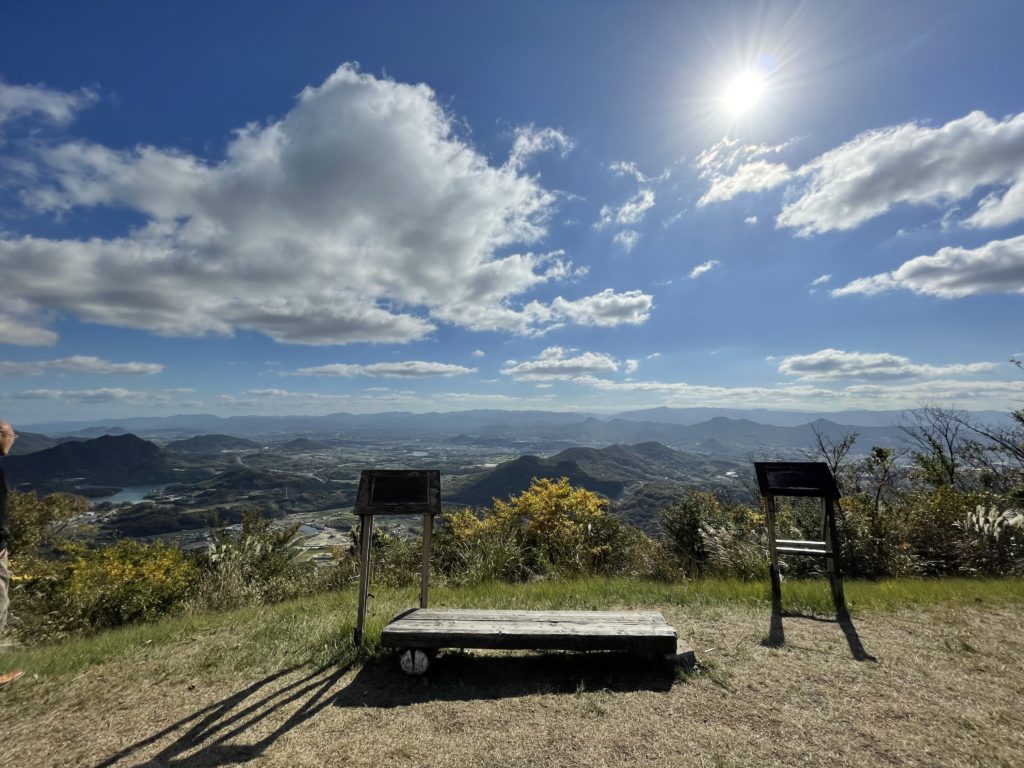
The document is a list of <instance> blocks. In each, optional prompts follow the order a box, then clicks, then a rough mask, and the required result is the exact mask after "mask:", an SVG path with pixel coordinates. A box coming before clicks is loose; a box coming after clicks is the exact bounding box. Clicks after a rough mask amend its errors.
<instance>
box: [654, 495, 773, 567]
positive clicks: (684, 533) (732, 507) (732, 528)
mask: <svg viewBox="0 0 1024 768" xmlns="http://www.w3.org/2000/svg"><path fill="white" fill-rule="evenodd" d="M659 518H660V520H661V525H662V528H663V529H664V531H665V535H666V546H667V547H668V549H669V551H670V552H671V553H672V555H673V556H674V557H675V559H676V561H677V563H678V567H679V569H680V570H681V571H682V572H683V573H684V574H685V575H687V576H707V575H721V576H738V577H740V578H744V579H758V578H763V577H764V576H765V574H766V573H767V567H768V566H767V564H768V558H767V550H768V542H767V534H766V531H765V527H764V517H763V515H761V514H760V513H759V512H755V511H754V510H752V509H750V508H749V507H746V506H743V505H738V504H731V503H728V502H724V503H723V501H722V500H721V499H719V498H718V497H717V496H716V495H715V494H713V493H711V492H710V491H703V490H699V489H697V488H690V489H688V490H687V492H686V495H685V496H683V497H682V498H680V499H679V500H677V501H675V502H674V503H672V504H671V505H669V506H668V507H665V508H664V509H662V510H660V511H659ZM792 519H793V513H792V508H791V507H780V514H779V516H778V520H777V522H778V523H780V525H787V524H790V523H791V521H792ZM780 530H781V527H780Z"/></svg>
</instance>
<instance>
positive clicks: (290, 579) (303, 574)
mask: <svg viewBox="0 0 1024 768" xmlns="http://www.w3.org/2000/svg"><path fill="white" fill-rule="evenodd" d="M297 529H298V526H289V527H288V528H282V529H278V530H272V529H271V528H270V521H269V520H267V519H265V518H263V517H261V516H260V513H259V512H258V511H254V510H248V511H246V512H245V513H244V514H243V516H242V527H241V530H239V531H237V532H235V531H231V530H229V529H226V528H221V529H219V530H217V531H215V532H214V542H213V545H212V546H211V547H210V549H209V551H208V552H207V553H206V554H205V555H204V556H203V557H202V558H201V559H200V566H201V573H200V574H199V578H198V584H197V588H196V592H195V596H194V597H195V604H196V607H199V608H215V609H225V608H235V607H238V606H242V605H256V604H259V603H274V602H278V601H280V600H287V599H289V598H291V597H297V596H299V595H302V594H307V593H309V592H310V591H312V590H313V584H314V582H315V573H314V569H315V566H314V565H313V564H312V563H300V562H299V561H298V560H296V555H298V551H297V550H296V549H295V548H294V547H292V546H291V542H292V540H293V539H294V538H295V532H296V530H297Z"/></svg>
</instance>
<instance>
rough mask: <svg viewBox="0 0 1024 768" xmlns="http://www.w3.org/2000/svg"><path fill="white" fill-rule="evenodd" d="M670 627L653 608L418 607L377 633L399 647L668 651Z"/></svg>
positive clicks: (672, 646)
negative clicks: (610, 610)
mask: <svg viewBox="0 0 1024 768" xmlns="http://www.w3.org/2000/svg"><path fill="white" fill-rule="evenodd" d="M676 640H677V637H676V631H675V630H674V629H673V628H672V627H671V626H670V625H669V624H668V622H666V621H665V618H664V617H663V616H662V615H661V614H660V613H658V612H657V611H635V612H609V611H492V610H482V609H456V608H447V609H437V608H429V609H420V610H413V611H409V612H407V613H405V614H401V615H399V616H398V617H396V619H395V620H394V621H392V623H391V624H389V625H388V626H386V627H385V628H384V631H383V632H382V633H381V643H382V644H383V645H384V646H387V647H399V648H506V649H523V648H538V649H565V650H631V651H642V652H652V653H673V652H674V651H675V647H676V646H675V644H676Z"/></svg>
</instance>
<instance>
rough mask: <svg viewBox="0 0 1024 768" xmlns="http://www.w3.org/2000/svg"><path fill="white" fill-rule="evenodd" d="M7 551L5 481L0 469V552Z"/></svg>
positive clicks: (2, 471)
mask: <svg viewBox="0 0 1024 768" xmlns="http://www.w3.org/2000/svg"><path fill="white" fill-rule="evenodd" d="M5 549H7V480H6V478H5V477H4V470H3V468H2V467H0V552H2V551H3V550H5Z"/></svg>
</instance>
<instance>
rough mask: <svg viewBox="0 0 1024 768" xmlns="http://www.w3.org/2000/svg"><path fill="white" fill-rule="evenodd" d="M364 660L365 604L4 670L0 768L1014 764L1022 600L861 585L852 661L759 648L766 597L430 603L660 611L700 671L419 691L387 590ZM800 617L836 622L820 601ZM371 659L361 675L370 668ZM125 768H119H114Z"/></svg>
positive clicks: (672, 588)
mask: <svg viewBox="0 0 1024 768" xmlns="http://www.w3.org/2000/svg"><path fill="white" fill-rule="evenodd" d="M374 591H375V593H376V594H377V598H376V600H375V601H373V605H372V614H371V621H370V625H369V628H368V630H369V631H368V635H369V641H368V644H367V648H365V649H363V652H362V654H357V651H356V649H355V648H354V647H353V646H352V643H351V631H352V622H353V617H354V599H353V594H352V593H351V592H345V593H339V594H331V595H323V596H319V597H316V598H311V599H306V600H300V601H295V602H291V603H286V604H282V605H278V606H273V607H269V608H268V607H261V608H251V609H244V610H240V611H234V612H226V613H220V614H208V615H201V616H188V617H178V618H174V619H171V620H167V621H164V622H161V623H159V624H154V625H149V626H138V627H130V628H126V629H122V630H118V631H113V632H106V633H103V634H100V635H97V636H95V637H91V638H84V639H77V640H72V641H68V642H65V643H61V644H56V645H53V646H48V647H42V648H32V649H19V650H15V651H7V652H5V653H3V655H2V656H0V670H5V669H10V668H23V669H25V670H26V672H27V674H26V677H25V678H24V679H23V680H22V681H20V682H19V683H17V684H15V685H14V686H11V687H10V688H6V689H2V690H0V720H2V721H3V722H5V723H8V724H13V727H12V728H10V730H8V729H6V728H5V737H4V739H2V740H0V764H4V765H18V766H34V765H39V766H49V765H101V764H111V765H112V764H119V765H120V764H123V765H141V764H144V763H147V761H152V762H150V763H148V764H151V765H165V764H166V765H173V764H181V763H182V762H187V763H188V764H192V765H230V764H234V763H235V762H243V761H246V760H251V759H254V758H259V759H260V761H261V762H259V763H258V764H260V765H263V764H267V765H277V764H281V765H307V764H309V765H318V764H349V765H362V764H367V765H369V764H374V763H376V764H380V762H381V761H382V760H383V761H385V762H393V763H395V764H409V765H472V764H493V763H498V764H511V765H516V764H524V765H525V764H538V763H542V762H547V763H553V764H564V765H576V764H580V765H583V764H586V765H601V764H629V763H633V762H636V761H646V760H668V761H669V762H671V763H673V764H683V765H685V764H693V765H744V764H751V763H754V762H758V763H760V764H765V765H772V764H779V765H783V764H794V763H797V762H801V761H803V762H809V763H811V764H817V763H819V762H822V761H825V760H831V761H834V762H835V764H839V765H844V764H845V765H889V764H907V765H914V764H918V765H1007V766H1009V765H1019V764H1021V763H1022V761H1024V736H1022V734H1024V715H1022V713H1021V711H1020V708H1019V706H1018V705H1017V703H1018V702H1019V701H1020V700H1021V699H1022V697H1024V662H1022V659H1024V645H1022V641H1021V637H1022V635H1021V629H1022V628H1024V627H1022V624H1024V621H1022V618H1021V617H1022V613H1024V612H1022V611H1021V608H1022V607H1024V583H1022V582H1020V581H999V580H992V581H982V580H978V581H963V580H937V581H906V580H903V581H896V582H878V583H856V582H854V583H849V584H848V587H847V593H848V596H849V599H850V602H851V604H852V606H853V611H854V623H855V625H856V627H857V630H858V632H859V633H860V637H861V640H862V641H863V644H864V648H865V650H866V651H867V653H868V654H871V655H872V656H873V657H874V658H875V661H867V662H858V661H855V660H854V659H853V658H851V654H850V649H849V647H848V645H847V642H846V640H845V638H844V636H843V634H842V633H841V632H840V631H839V628H838V627H837V626H836V625H835V624H834V623H831V622H826V621H820V620H808V619H800V618H787V619H786V620H785V626H786V632H787V641H788V644H787V646H786V648H784V649H771V648H767V647H765V646H764V645H762V644H761V641H762V639H763V638H764V636H765V635H766V633H767V627H768V621H767V619H768V615H767V614H768V611H767V587H766V585H764V584H760V583H755V584H750V583H742V582H735V581H706V582H692V583H687V584H681V585H680V584H655V583H639V582H633V581H626V580H606V581H589V582H569V583H564V582H541V583H537V584H531V585H525V586H515V587H513V586H508V585H502V584H492V585H483V586H479V587H474V588H469V589H459V590H450V589H442V588H439V589H436V590H434V591H433V592H432V599H433V603H434V604H436V605H459V606H464V607H497V608H512V607H516V608H580V609H594V608H598V609H601V608H617V607H645V606H653V607H657V608H659V609H661V610H662V611H663V612H664V613H665V615H666V617H667V618H668V619H669V621H670V622H672V623H673V625H674V626H675V627H676V628H677V630H679V633H680V636H681V637H682V638H684V639H688V640H689V641H690V642H691V643H692V644H693V645H694V647H695V649H696V650H697V655H698V658H699V659H700V660H701V662H702V666H701V668H700V669H699V670H698V672H697V673H696V674H693V675H689V676H685V677H683V678H681V679H675V677H674V676H673V674H672V673H670V672H668V673H666V671H665V670H663V669H660V668H658V667H657V666H654V667H652V666H650V665H644V664H636V663H634V662H630V661H624V660H623V659H621V657H618V656H609V655H598V656H596V657H595V656H586V657H577V656H574V655H566V654H554V655H547V656H536V655H531V654H525V655H523V654H519V655H512V656H509V655H502V654H484V653H474V654H472V655H460V654H449V655H446V656H443V657H442V658H441V659H440V660H439V661H438V662H437V663H436V664H435V667H434V671H433V672H432V674H431V675H430V676H429V680H428V681H427V682H424V681H423V680H412V679H409V678H405V677H404V676H402V675H401V674H400V673H397V672H395V670H394V666H395V665H394V664H393V662H391V661H390V660H387V661H382V660H378V656H379V649H378V648H377V647H376V644H375V641H376V638H377V636H378V634H379V631H380V628H381V626H382V625H383V623H384V622H385V621H386V620H387V619H388V618H390V616H391V615H392V614H394V613H395V612H397V611H398V610H399V609H401V608H402V607H404V606H405V605H409V604H412V603H413V602H414V600H415V591H414V590H412V589H410V590H384V589H377V590H374ZM785 596H786V603H787V609H789V610H792V611H799V612H803V613H806V614H808V615H816V616H819V617H823V616H827V613H828V609H829V606H828V596H827V590H826V589H825V587H824V586H823V584H821V583H819V582H808V583H787V584H786V585H785ZM360 655H361V656H363V657H364V658H368V659H369V660H368V661H367V662H366V663H362V662H361V661H359V660H358V659H357V656H360ZM113 758H119V760H114V761H113V762H111V760H112V759H113Z"/></svg>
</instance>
